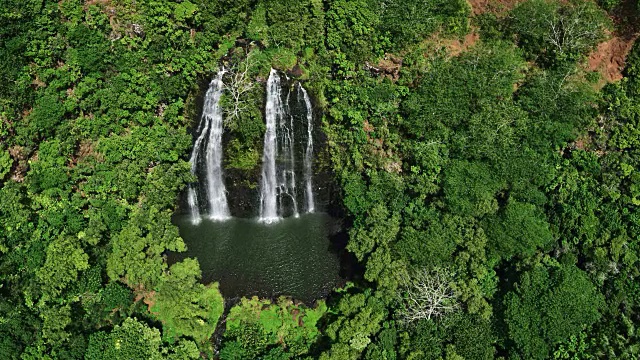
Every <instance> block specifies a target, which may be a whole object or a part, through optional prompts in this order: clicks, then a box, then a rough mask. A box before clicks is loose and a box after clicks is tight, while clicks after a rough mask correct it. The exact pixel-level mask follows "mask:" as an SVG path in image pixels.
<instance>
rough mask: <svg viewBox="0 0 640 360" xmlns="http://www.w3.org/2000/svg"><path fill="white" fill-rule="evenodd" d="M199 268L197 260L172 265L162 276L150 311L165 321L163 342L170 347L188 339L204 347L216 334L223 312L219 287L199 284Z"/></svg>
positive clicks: (150, 297)
mask: <svg viewBox="0 0 640 360" xmlns="http://www.w3.org/2000/svg"><path fill="white" fill-rule="evenodd" d="M200 277H201V273H200V266H199V264H198V261H197V260H195V259H185V260H183V261H181V262H179V263H176V264H173V265H172V266H171V268H169V271H168V273H166V274H164V275H163V276H162V279H161V282H160V284H159V286H158V287H157V292H156V293H155V295H150V296H149V299H148V301H150V302H155V303H154V304H153V306H151V308H150V310H151V313H152V314H153V316H154V317H156V318H157V319H158V320H160V321H162V323H163V325H162V328H163V330H164V331H163V338H164V339H165V340H167V341H168V342H169V343H173V342H175V341H176V340H177V339H178V338H179V337H182V336H185V337H190V338H192V339H194V340H195V341H196V342H198V343H199V344H204V343H205V342H206V341H207V340H208V339H209V338H210V337H211V335H212V334H213V332H214V331H215V329H216V325H217V323H218V319H219V318H220V316H221V315H222V312H223V309H224V300H223V299H222V295H221V294H220V291H219V290H218V284H217V283H213V284H210V285H207V286H205V285H203V284H200V283H199V282H198V281H199V280H200Z"/></svg>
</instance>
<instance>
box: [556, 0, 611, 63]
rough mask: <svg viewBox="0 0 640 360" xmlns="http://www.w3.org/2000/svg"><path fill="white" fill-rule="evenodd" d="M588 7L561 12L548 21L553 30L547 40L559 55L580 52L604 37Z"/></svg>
mask: <svg viewBox="0 0 640 360" xmlns="http://www.w3.org/2000/svg"><path fill="white" fill-rule="evenodd" d="M587 11H588V8H587V7H586V6H584V5H583V6H579V7H577V8H576V9H575V10H574V11H570V12H568V13H566V12H560V13H559V14H555V15H554V17H553V19H547V24H548V25H549V27H550V28H551V32H550V33H549V34H548V36H547V38H546V40H547V41H548V42H549V43H550V44H551V45H552V46H553V47H554V48H555V50H556V52H557V53H559V54H571V53H572V52H580V51H582V50H584V49H586V48H588V47H589V46H590V44H593V43H594V42H596V41H597V40H598V39H600V38H601V37H602V36H603V30H602V27H601V25H600V24H598V23H597V22H595V23H594V22H593V19H592V16H590V14H589V13H587Z"/></svg>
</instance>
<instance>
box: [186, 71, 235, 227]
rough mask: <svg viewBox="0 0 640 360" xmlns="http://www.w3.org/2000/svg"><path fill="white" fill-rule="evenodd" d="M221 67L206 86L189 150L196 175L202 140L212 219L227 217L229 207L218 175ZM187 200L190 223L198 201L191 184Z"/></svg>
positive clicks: (197, 211) (196, 216)
mask: <svg viewBox="0 0 640 360" xmlns="http://www.w3.org/2000/svg"><path fill="white" fill-rule="evenodd" d="M223 75H224V70H221V71H219V72H218V74H217V75H216V77H215V78H214V79H213V80H212V81H211V83H210V84H209V89H207V93H206V95H205V99H204V107H203V110H202V118H201V119H200V125H199V126H198V131H200V133H199V134H198V137H197V138H196V141H195V143H194V145H193V151H192V152H191V158H190V162H191V173H192V174H196V171H197V169H198V165H200V164H199V161H198V160H199V158H200V153H201V151H202V147H203V143H204V142H205V139H206V147H205V149H204V151H205V162H204V164H203V167H204V172H205V183H206V188H205V192H206V195H207V201H208V203H209V204H208V205H209V214H208V217H209V218H210V219H212V220H224V219H227V218H229V207H228V205H227V195H226V189H225V186H224V181H223V178H222V129H223V118H222V109H221V108H220V97H221V96H222V92H223V90H224V84H223V83H222V76H223ZM207 136H208V137H207ZM187 195H188V202H189V208H190V211H191V219H192V222H193V223H194V224H197V223H199V222H200V221H201V219H202V218H201V215H200V204H199V202H198V191H197V189H196V188H195V187H194V186H193V185H191V186H189V190H188V194H187Z"/></svg>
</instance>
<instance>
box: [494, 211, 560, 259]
mask: <svg viewBox="0 0 640 360" xmlns="http://www.w3.org/2000/svg"><path fill="white" fill-rule="evenodd" d="M486 223H487V225H486V226H485V227H486V229H487V235H488V236H489V238H490V239H491V244H490V248H491V250H492V251H493V252H494V253H495V254H496V255H498V256H499V257H502V258H510V257H512V256H514V255H520V256H532V255H533V254H535V252H536V250H538V249H539V248H545V247H547V246H548V245H549V244H550V243H551V241H552V240H553V236H552V234H551V231H550V229H549V223H548V222H547V221H546V219H545V218H544V216H543V214H541V213H540V211H539V209H537V208H536V206H535V205H533V204H526V203H521V202H518V201H515V200H509V202H508V203H507V205H506V206H505V207H504V209H503V210H502V211H501V213H500V214H498V215H497V216H492V217H489V218H487V220H486Z"/></svg>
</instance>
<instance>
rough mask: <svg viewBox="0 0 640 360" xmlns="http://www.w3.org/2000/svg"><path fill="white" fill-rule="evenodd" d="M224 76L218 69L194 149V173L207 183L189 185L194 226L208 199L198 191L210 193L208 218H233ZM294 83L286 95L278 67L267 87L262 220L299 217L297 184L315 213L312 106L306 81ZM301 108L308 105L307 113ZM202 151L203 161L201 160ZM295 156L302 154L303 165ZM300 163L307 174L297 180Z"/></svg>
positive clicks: (309, 209)
mask: <svg viewBox="0 0 640 360" xmlns="http://www.w3.org/2000/svg"><path fill="white" fill-rule="evenodd" d="M223 76H224V71H220V72H218V74H217V76H216V77H215V78H214V79H213V80H212V81H211V83H210V85H209V89H208V90H207V93H206V95H205V100H204V108H203V112H202V118H201V120H200V124H199V126H198V130H197V138H196V140H195V143H194V146H193V152H192V153H191V159H190V161H191V173H192V174H194V175H196V176H197V177H198V178H200V176H201V175H204V184H205V186H204V188H203V189H200V188H199V185H200V184H201V183H202V181H199V182H198V183H196V184H191V185H190V186H189V189H188V193H187V196H188V202H189V208H190V212H191V218H192V222H193V223H194V224H198V223H199V222H200V221H201V219H202V215H201V214H200V209H201V206H204V203H202V202H200V201H199V195H206V200H207V201H206V203H207V205H208V215H207V216H208V218H209V219H212V220H224V219H227V218H229V217H230V213H229V207H228V205H227V197H226V189H225V185H224V178H223V173H222V131H223V115H222V109H221V108H220V106H219V101H220V97H221V96H222V93H223V91H224V84H223ZM288 80H289V79H288V78H287V79H286V82H285V84H289V81H288ZM293 87H294V88H295V90H293V89H292V88H291V87H285V90H286V94H283V84H282V81H281V77H280V75H279V74H278V72H277V71H276V70H273V69H271V73H270V74H269V79H268V81H267V89H266V90H267V100H266V106H265V120H266V132H265V136H264V151H263V156H262V178H261V181H260V214H259V220H260V221H261V222H265V223H272V222H276V221H278V220H280V219H281V218H283V217H286V216H294V217H298V216H299V214H300V206H299V198H301V196H299V194H298V191H297V185H298V186H300V187H303V188H304V196H303V197H302V198H303V199H304V202H303V206H302V208H303V209H302V210H303V211H304V212H314V211H315V201H314V194H313V182H312V180H313V179H312V178H313V168H312V167H313V109H312V105H311V100H310V98H309V95H308V94H307V91H306V90H305V89H304V88H303V87H302V85H300V83H299V82H296V83H295V85H294V86H293ZM292 94H294V96H291V95H292ZM297 109H304V113H303V115H300V113H301V111H297ZM296 135H298V136H301V137H302V138H303V139H304V138H306V143H304V144H302V143H298V142H296ZM303 141H304V140H303ZM203 152H204V161H203V160H202V159H201V158H202V154H201V153H203ZM296 155H299V156H296ZM300 155H301V156H300ZM297 157H301V158H302V164H300V161H299V160H297ZM300 167H301V168H302V169H301V170H302V175H303V176H302V179H301V180H300V182H298V180H296V170H297V168H300Z"/></svg>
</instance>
